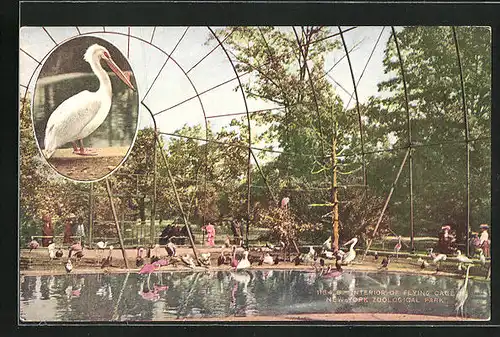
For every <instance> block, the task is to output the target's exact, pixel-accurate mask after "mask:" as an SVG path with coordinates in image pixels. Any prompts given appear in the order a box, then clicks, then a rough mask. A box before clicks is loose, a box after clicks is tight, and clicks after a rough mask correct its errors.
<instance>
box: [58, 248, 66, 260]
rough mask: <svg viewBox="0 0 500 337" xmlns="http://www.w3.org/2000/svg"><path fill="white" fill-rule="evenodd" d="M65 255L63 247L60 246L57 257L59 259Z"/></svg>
mask: <svg viewBox="0 0 500 337" xmlns="http://www.w3.org/2000/svg"><path fill="white" fill-rule="evenodd" d="M63 255H64V253H63V251H62V249H61V248H59V249H58V250H57V251H56V257H57V258H58V259H59V258H61V257H62V256H63Z"/></svg>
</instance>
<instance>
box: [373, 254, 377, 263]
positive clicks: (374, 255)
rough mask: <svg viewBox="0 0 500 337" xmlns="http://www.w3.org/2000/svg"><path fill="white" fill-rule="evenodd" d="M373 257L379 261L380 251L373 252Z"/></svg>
mask: <svg viewBox="0 0 500 337" xmlns="http://www.w3.org/2000/svg"><path fill="white" fill-rule="evenodd" d="M373 259H374V260H375V261H377V260H378V252H375V253H373Z"/></svg>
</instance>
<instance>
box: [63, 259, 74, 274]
mask: <svg viewBox="0 0 500 337" xmlns="http://www.w3.org/2000/svg"><path fill="white" fill-rule="evenodd" d="M64 268H65V269H66V272H67V273H71V271H72V270H73V264H72V263H71V260H70V259H69V258H68V262H66V264H65V265H64Z"/></svg>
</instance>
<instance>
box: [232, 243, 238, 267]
mask: <svg viewBox="0 0 500 337" xmlns="http://www.w3.org/2000/svg"><path fill="white" fill-rule="evenodd" d="M237 265H238V260H237V259H236V246H233V257H232V259H231V267H233V268H236V266H237Z"/></svg>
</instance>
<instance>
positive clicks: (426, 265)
mask: <svg viewBox="0 0 500 337" xmlns="http://www.w3.org/2000/svg"><path fill="white" fill-rule="evenodd" d="M417 262H419V263H420V268H421V269H425V268H427V267H429V262H427V261H425V260H424V259H422V258H421V257H419V258H418V260H417Z"/></svg>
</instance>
